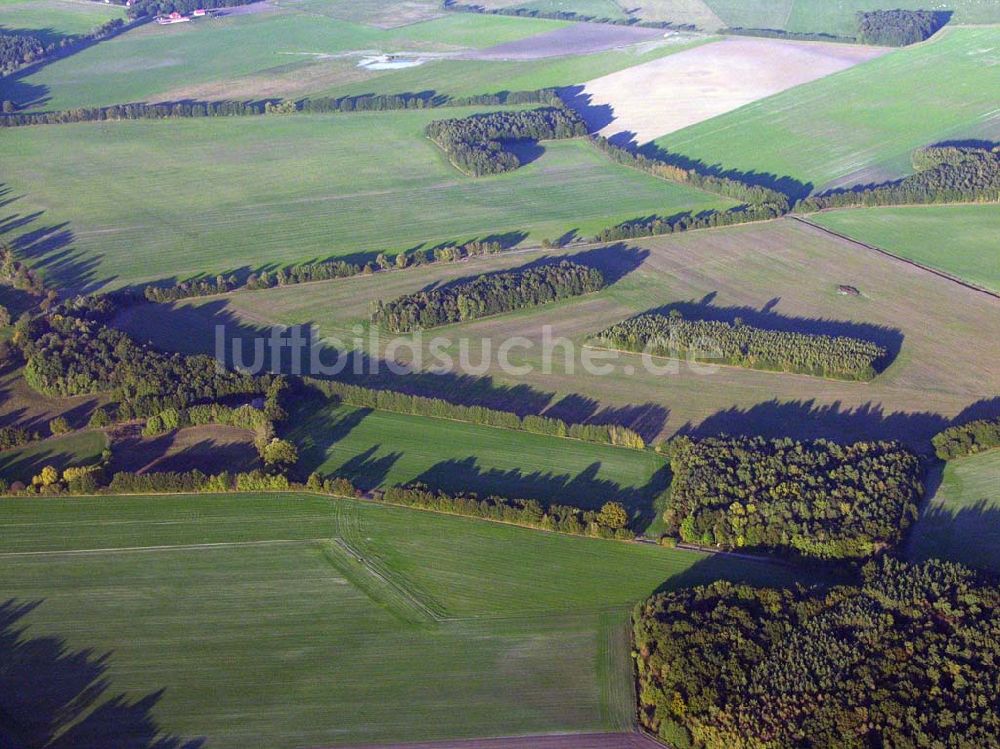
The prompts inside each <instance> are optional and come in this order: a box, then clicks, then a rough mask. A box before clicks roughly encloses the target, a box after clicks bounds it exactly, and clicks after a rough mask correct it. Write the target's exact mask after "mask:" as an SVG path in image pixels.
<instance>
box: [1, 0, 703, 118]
mask: <svg viewBox="0 0 1000 749" xmlns="http://www.w3.org/2000/svg"><path fill="white" fill-rule="evenodd" d="M341 9H342V6H340V5H330V3H329V2H328V0H323V2H322V3H320V5H316V4H315V3H314V4H312V5H306V4H294V5H291V4H289V5H283V6H282V10H281V11H280V12H271V13H261V14H256V15H247V16H240V17H234V18H223V19H205V20H199V21H196V22H192V23H187V24H181V25H179V26H158V25H156V24H152V25H149V24H147V25H146V26H143V27H141V28H138V29H134V30H132V31H130V32H128V33H127V34H124V35H122V36H119V37H117V38H115V39H112V40H108V41H105V42H102V43H100V44H97V45H95V46H93V47H91V48H89V49H86V50H83V51H82V52H79V53H77V54H75V55H73V56H72V58H71V59H65V60H58V61H56V62H53V63H52V64H49V65H46V66H44V67H42V68H41V69H39V70H37V71H34V72H32V73H31V74H30V75H26V76H13V77H8V78H7V79H4V80H0V98H4V99H11V100H13V101H16V102H18V103H19V104H20V105H22V106H25V107H29V108H35V109H46V110H51V109H72V108H75V107H82V106H103V105H109V104H117V103H124V102H131V101H173V100H179V99H225V98H231V99H261V98H265V97H290V98H300V97H303V96H307V95H316V94H322V95H345V94H367V93H403V92H417V91H429V90H433V91H437V92H438V93H442V94H449V95H458V96H465V95H471V94H482V93H490V92H495V91H502V90H527V89H535V88H541V87H550V86H553V87H554V86H568V85H572V84H578V83H583V82H585V81H587V80H590V79H591V78H596V77H599V76H601V75H605V74H607V73H611V72H614V71H616V70H620V69H622V68H625V67H628V66H630V65H635V64H638V63H641V62H646V61H648V60H652V59H655V58H658V57H662V56H664V55H667V54H672V53H673V52H677V51H680V50H682V49H685V48H687V47H689V46H690V45H691V44H695V43H701V42H702V41H704V40H703V39H700V38H699V39H681V40H661V41H653V42H644V43H642V44H637V45H632V46H630V47H624V48H621V49H615V50H609V51H606V52H598V53H592V54H587V55H580V56H568V57H555V58H548V59H542V60H533V61H532V60H525V61H488V62H487V61H477V60H460V59H449V57H448V56H449V55H454V54H455V53H456V52H460V51H462V50H466V51H468V50H474V49H478V48H484V47H490V46H493V45H495V44H501V43H504V42H509V41H514V40H517V39H521V38H524V37H527V36H532V35H534V34H540V33H544V32H547V31H551V30H554V29H558V28H561V27H562V26H565V25H566V23H565V22H562V21H552V20H545V19H532V18H513V17H505V16H492V15H479V14H471V13H450V14H446V15H444V16H443V17H440V18H433V19H431V20H425V21H421V22H419V23H412V24H409V25H405V26H401V27H398V28H376V27H374V26H368V25H363V24H361V23H357V22H352V21H351V20H344V18H343V17H342V16H343V15H344V14H343V13H340V12H339V11H340V10H341ZM373 12H374V11H373ZM330 13H333V14H334V15H330ZM347 15H348V16H353V13H352V12H351V13H347ZM362 15H364V14H362ZM375 53H403V54H405V55H406V56H408V57H410V58H412V59H418V60H420V61H421V63H422V64H420V65H419V66H417V67H411V68H403V69H395V70H368V69H364V68H361V67H359V63H360V61H361V60H362V59H363V58H364V57H366V56H371V55H372V54H375Z"/></svg>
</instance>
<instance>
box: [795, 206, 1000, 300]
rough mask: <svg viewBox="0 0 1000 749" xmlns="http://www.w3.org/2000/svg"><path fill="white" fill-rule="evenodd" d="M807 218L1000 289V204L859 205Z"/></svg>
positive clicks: (966, 279) (960, 276)
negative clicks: (888, 206)
mask: <svg viewBox="0 0 1000 749" xmlns="http://www.w3.org/2000/svg"><path fill="white" fill-rule="evenodd" d="M809 220H810V221H812V222H814V223H816V224H819V225H820V226H825V227H826V228H828V229H832V230H833V231H836V232H839V233H841V234H845V235H847V236H849V237H851V238H853V239H857V240H859V241H861V242H864V243H866V244H871V245H875V246H876V247H881V248H882V249H885V250H888V251H889V252H891V253H893V254H895V255H899V256H900V257H905V258H907V259H908V260H913V261H914V262H917V263H920V264H921V265H926V266H927V267H928V268H934V269H935V270H940V271H944V272H945V273H949V274H951V275H953V276H956V277H957V278H961V279H963V280H965V281H969V282H970V283H973V284H976V285H978V286H982V287H983V288H986V289H991V290H993V291H995V292H998V293H1000V240H998V239H997V238H998V237H1000V206H997V205H995V204H994V205H966V206H912V207H905V208H860V209H857V210H853V209H852V210H844V211H832V212H829V213H819V214H816V215H815V216H810V217H809Z"/></svg>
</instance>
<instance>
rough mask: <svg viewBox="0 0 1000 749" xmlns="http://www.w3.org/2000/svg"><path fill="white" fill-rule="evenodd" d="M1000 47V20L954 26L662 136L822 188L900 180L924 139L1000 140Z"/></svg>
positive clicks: (733, 165) (681, 149)
mask: <svg viewBox="0 0 1000 749" xmlns="http://www.w3.org/2000/svg"><path fill="white" fill-rule="evenodd" d="M998 45H1000V27H997V26H994V27H984V28H956V29H950V30H948V31H946V32H945V33H943V34H941V35H940V36H939V37H938V38H936V39H935V40H933V41H931V42H928V43H925V44H920V45H915V46H912V47H908V48H905V49H901V50H896V51H893V52H892V53H890V54H887V55H884V56H882V57H879V58H877V59H875V60H871V61H869V62H866V63H864V64H862V65H858V66H856V67H854V68H851V69H849V70H845V71H843V72H840V73H837V74H835V75H831V76H828V77H826V78H822V79H820V80H818V81H814V82H812V83H808V84H805V85H803V86H798V87H796V88H794V89H791V90H789V91H785V92H783V93H780V94H777V95H776V96H772V97H769V98H766V99H762V100H760V101H757V102H754V103H753V104H748V105H747V106H744V107H741V108H740V109H737V110H735V111H733V112H730V113H728V114H724V115H721V116H719V117H715V118H713V119H711V120H707V121H706V122H702V123H699V124H697V125H693V126H691V127H688V128H685V129H684V130H680V131H678V132H676V133H672V134H670V135H666V136H664V137H662V138H660V139H658V140H657V141H655V143H656V145H658V146H660V147H662V148H665V149H667V150H668V151H670V152H672V153H674V154H680V155H682V156H684V157H687V158H690V159H695V160H700V161H703V162H704V163H705V164H709V165H713V164H715V165H721V167H723V168H726V169H735V170H739V171H741V172H755V173H757V174H760V175H763V176H762V179H763V180H764V181H767V180H768V175H771V176H772V177H774V178H783V177H788V178H792V179H794V180H797V181H798V182H800V183H805V184H806V186H807V187H812V188H814V189H821V188H824V187H829V186H836V185H844V184H851V183H856V182H872V181H882V180H884V179H889V178H895V177H898V176H901V175H904V174H908V173H910V172H911V171H912V167H911V165H910V155H911V153H912V152H913V150H914V149H916V148H919V147H921V146H925V145H928V144H930V143H934V142H938V141H943V140H952V139H965V138H994V139H996V138H1000V112H998V111H997V106H996V104H997V101H1000V76H998V75H997V65H998V64H1000V56H998V53H997V49H998ZM956 81H961V84H960V85H956Z"/></svg>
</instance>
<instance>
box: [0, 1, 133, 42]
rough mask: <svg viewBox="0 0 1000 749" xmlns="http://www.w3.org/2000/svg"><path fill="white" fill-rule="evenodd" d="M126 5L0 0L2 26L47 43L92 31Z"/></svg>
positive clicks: (122, 14)
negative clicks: (36, 37)
mask: <svg viewBox="0 0 1000 749" xmlns="http://www.w3.org/2000/svg"><path fill="white" fill-rule="evenodd" d="M112 18H125V8H123V7H122V6H120V5H105V4H103V3H96V2H91V0H0V28H2V29H3V30H4V31H11V32H23V33H29V34H32V35H34V36H38V37H40V38H41V39H42V41H43V42H44V43H45V44H51V43H52V42H58V41H59V40H60V39H62V38H65V37H67V36H80V35H83V34H87V33H89V32H91V31H93V30H94V29H95V28H96V27H98V26H100V25H101V24H102V23H105V22H106V21H110V20H111V19H112Z"/></svg>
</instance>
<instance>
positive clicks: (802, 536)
mask: <svg viewBox="0 0 1000 749" xmlns="http://www.w3.org/2000/svg"><path fill="white" fill-rule="evenodd" d="M666 450H667V453H668V454H669V456H670V468H671V471H672V473H673V477H674V478H673V483H672V484H671V489H670V498H669V500H668V503H667V509H666V511H665V512H664V515H663V517H664V521H665V525H666V534H667V535H668V536H673V537H680V539H681V540H683V541H686V542H689V543H698V544H703V545H706V546H718V547H720V548H723V549H760V550H768V551H780V552H785V553H789V554H793V555H799V556H803V557H815V558H820V559H864V558H866V557H871V556H873V555H874V554H876V553H878V552H879V551H881V550H883V549H885V548H888V547H892V546H895V545H896V544H897V543H899V541H900V539H901V538H902V536H903V532H904V531H905V530H906V529H907V528H908V527H909V526H910V524H911V523H912V522H913V521H914V520H915V519H916V517H917V503H918V502H919V500H920V498H921V496H922V495H923V484H922V475H923V469H922V466H921V463H920V460H919V459H918V458H917V456H916V455H914V454H913V453H911V452H910V451H909V450H907V449H905V448H904V447H902V446H900V445H899V444H897V443H894V442H855V443H853V444H850V445H839V444H836V443H833V442H829V441H827V440H817V441H814V442H800V441H797V440H792V439H789V438H785V439H772V440H768V439H764V438H762V437H718V438H715V437H713V438H706V439H702V440H692V439H689V438H687V437H678V438H676V439H674V440H673V441H671V442H670V443H668V446H667V448H666Z"/></svg>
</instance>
